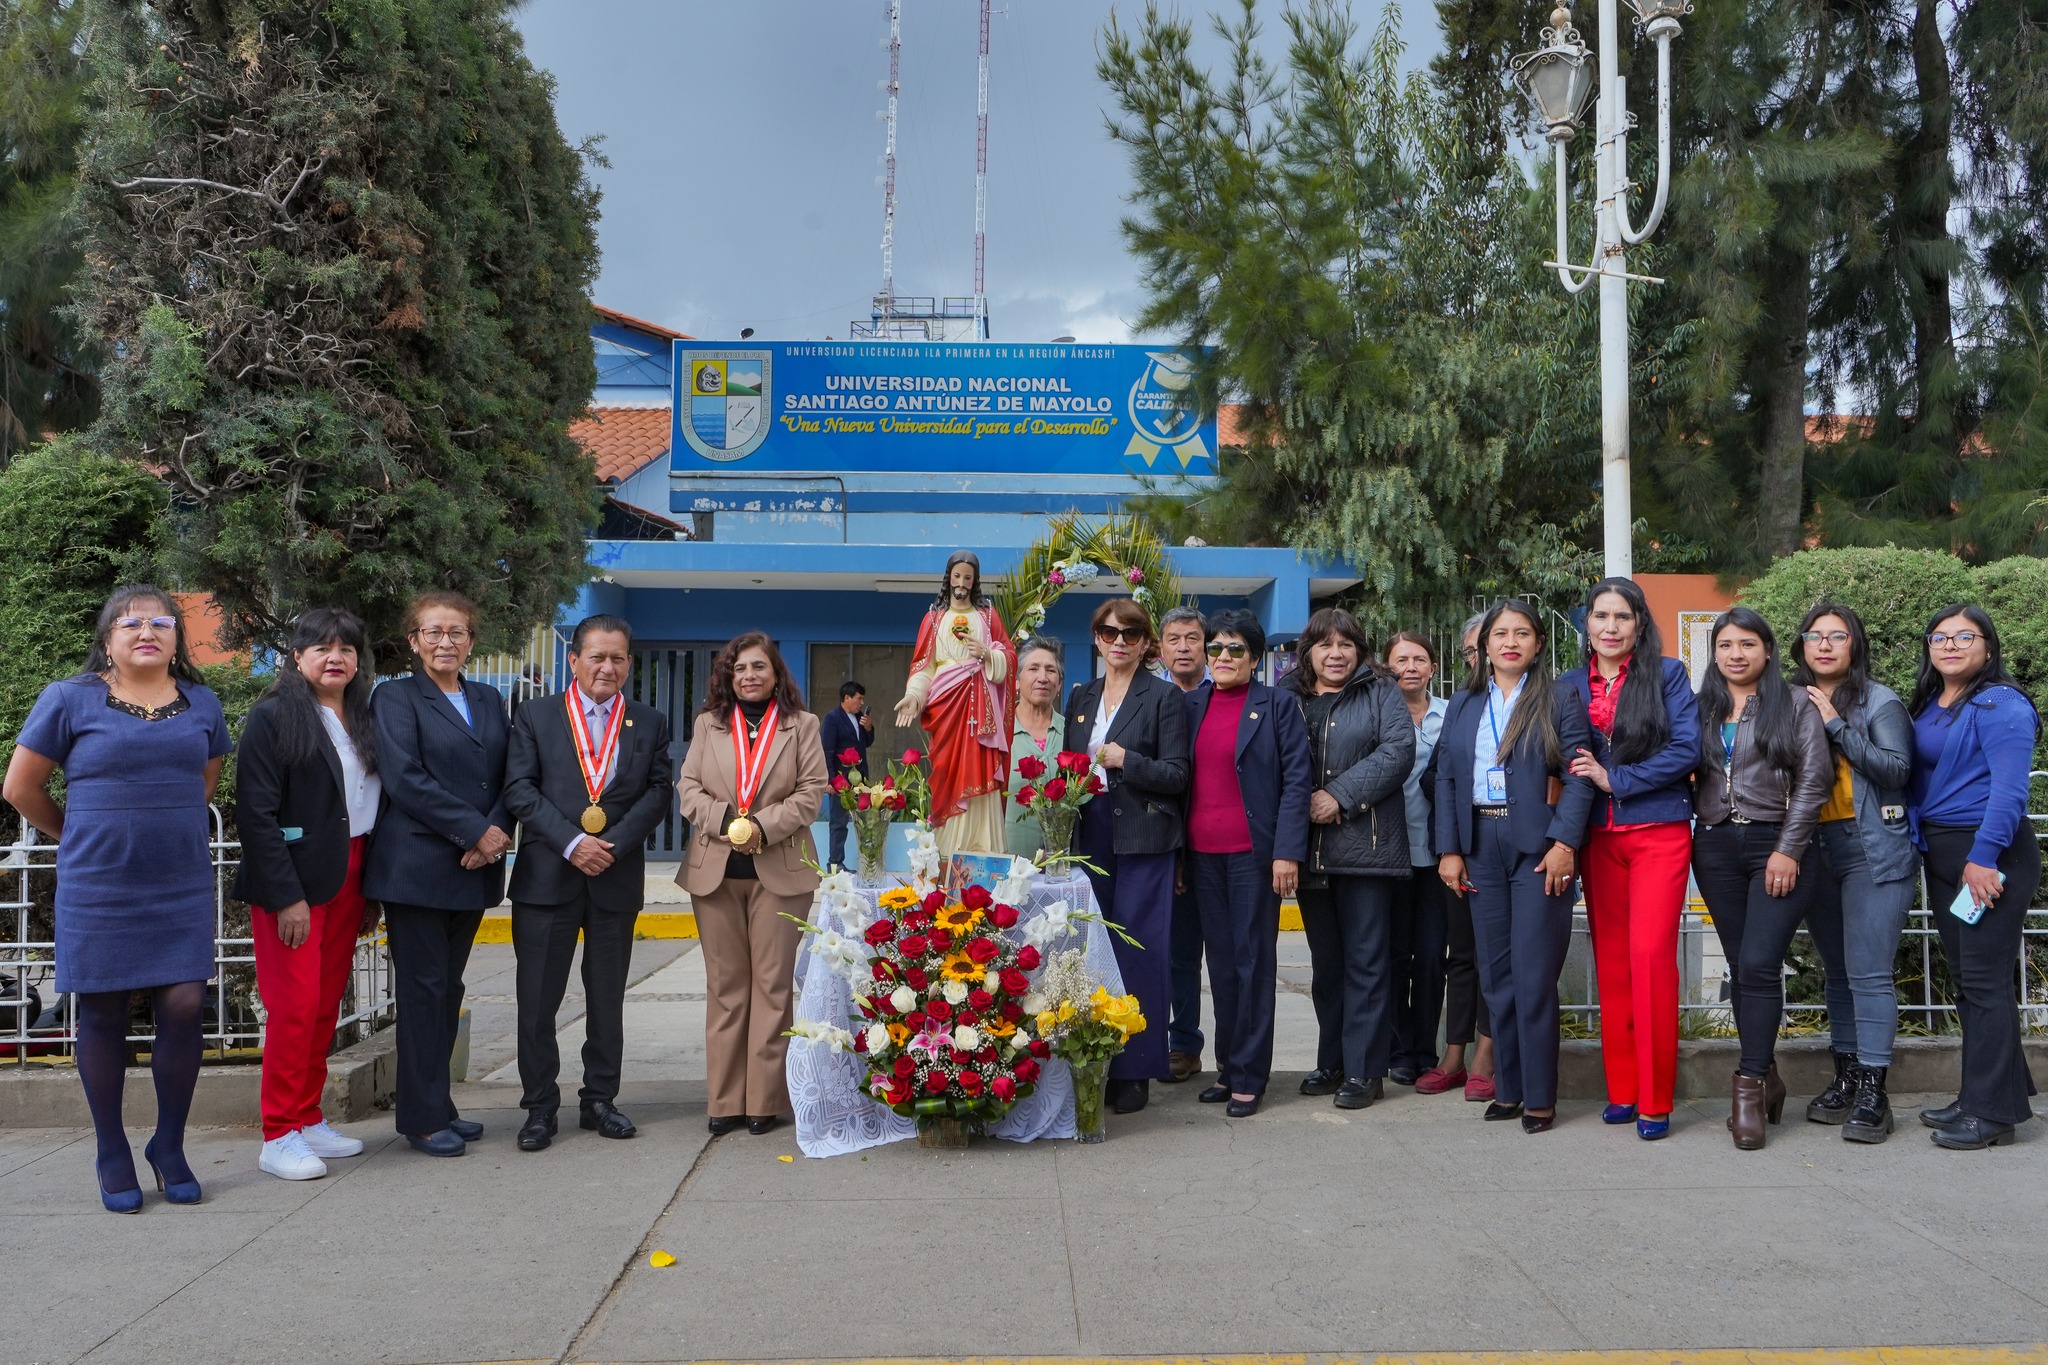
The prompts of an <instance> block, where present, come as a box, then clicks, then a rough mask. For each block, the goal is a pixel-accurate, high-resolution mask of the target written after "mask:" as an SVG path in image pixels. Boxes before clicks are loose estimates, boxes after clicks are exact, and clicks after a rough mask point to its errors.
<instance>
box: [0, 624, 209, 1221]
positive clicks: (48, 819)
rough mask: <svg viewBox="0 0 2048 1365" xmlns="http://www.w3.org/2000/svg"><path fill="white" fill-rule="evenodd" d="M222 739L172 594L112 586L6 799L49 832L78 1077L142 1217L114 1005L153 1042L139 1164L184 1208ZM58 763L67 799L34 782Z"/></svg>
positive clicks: (55, 687) (108, 1197) (116, 1173)
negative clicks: (81, 667) (143, 1015)
mask: <svg viewBox="0 0 2048 1365" xmlns="http://www.w3.org/2000/svg"><path fill="white" fill-rule="evenodd" d="M233 747H234V746H233V745H232V744H230V743H229V741H228V727H227V720H226V718H225V717H224V716H223V715H222V714H221V709H220V702H219V701H218V700H217V699H216V698H215V697H214V695H213V693H212V692H211V691H209V690H208V689H207V688H206V687H205V686H204V685H202V684H201V683H200V681H199V671H198V669H196V668H194V667H193V666H192V655H191V653H190V651H189V649H188V648H187V645H186V640H185V623H184V618H183V616H182V615H181V614H180V613H179V611H178V608H177V605H176V604H175V603H173V602H172V601H171V598H170V595H169V594H168V593H166V592H164V591H162V590H161V589H158V588H153V587H150V586H148V585H147V584H134V585H131V586H128V587H123V588H117V589H115V590H114V594H113V596H111V597H109V598H108V599H107V602H106V605H105V606H103V607H101V608H100V615H99V624H98V626H97V628H96V629H95V630H94V632H93V644H92V651H91V653H90V654H89V655H88V656H87V657H86V662H85V671H84V672H83V673H80V674H78V675H77V676H76V677H72V678H66V679H64V680H63V681H62V682H55V683H51V684H50V685H49V686H48V687H46V688H44V689H43V692H42V695H41V696H40V697H38V698H37V699H36V704H35V707H34V709H33V710H31V711H30V712H29V717H28V720H27V722H26V723H24V724H23V725H22V727H21V733H20V735H19V736H18V737H17V738H16V741H15V748H14V755H13V757H12V758H10V759H9V760H8V763H7V778H6V782H5V784H4V788H0V792H4V795H5V796H6V798H7V801H8V804H10V805H12V806H13V807H14V808H15V809H16V810H17V811H20V812H21V816H22V818H23V819H24V820H26V821H28V823H30V824H31V825H34V826H35V827H36V828H37V829H39V830H41V831H42V832H43V833H44V834H47V835H48V836H49V837H50V838H52V839H55V840H57V841H58V847H57V904H56V920H57V954H56V956H57V989H58V990H59V991H61V992H64V993H65V994H71V995H75V996H76V998H77V1006H78V1048H77V1056H78V1078H79V1080H81V1081H83V1082H84V1083H85V1099H86V1104H87V1105H88V1106H89V1107H90V1108H91V1110H92V1126H93V1132H94V1134H95V1136H96V1138H97V1140H98V1151H97V1155H96V1156H95V1158H94V1162H93V1168H94V1172H95V1174H96V1175H97V1178H98V1184H99V1192H100V1203H101V1204H102V1205H103V1206H104V1207H105V1208H106V1209H107V1211H108V1212H109V1213H139V1212H141V1210H142V1190H141V1182H140V1181H139V1180H138V1179H137V1177H136V1174H135V1156H134V1153H133V1152H132V1151H130V1149H129V1146H128V1134H127V1133H126V1132H125V1131H123V1129H122V1127H121V1090H122V1085H123V1082H124V1081H125V1080H126V1078H127V1075H128V1007H129V1001H130V999H131V997H132V996H133V995H134V994H135V992H137V991H147V992H149V996H150V1012H151V1014H152V1015H153V1016H154V1018H155V1021H156V1035H155V1037H154V1038H153V1039H151V1041H150V1044H149V1069H150V1074H151V1076H152V1078H153V1079H154V1080H155V1082H156V1133H155V1135H154V1136H152V1137H151V1138H150V1140H149V1145H148V1146H146V1147H144V1148H143V1157H144V1159H145V1160H147V1161H148V1162H149V1166H150V1170H151V1171H152V1172H153V1173H154V1174H155V1175H156V1187H157V1188H158V1189H159V1190H162V1191H163V1192H164V1198H165V1199H166V1200H167V1201H169V1202H170V1203H173V1204H196V1203H198V1202H199V1199H200V1189H199V1180H198V1178H197V1177H196V1176H194V1175H193V1173H192V1167H191V1166H190V1165H189V1164H188V1163H187V1162H186V1160H185V1118H186V1115H187V1114H189V1113H190V1112H191V1109H192V1092H193V1089H194V1087H195V1086H196V1085H197V1084H198V1081H199V1058H200V1054H201V1052H202V1051H203V1048H204V1037H203V1034H202V1032H201V1027H200V1010H201V1008H202V1007H203V1006H204V1004H205V1001H206V987H207V983H208V982H210V981H212V980H213V978H214V971H215V968H214V932H215V923H214V910H215V902H214V896H215V880H214V870H213V822H212V818H211V815H210V813H209V811H208V809H207V807H208V803H209V802H211V800H212V799H213V791H214V787H215V785H216V784H217V783H218V782H219V781H220V768H221V760H222V759H223V758H225V757H226V756H227V753H228V751H229V750H230V749H231V748H233ZM60 768H61V769H63V771H64V802H63V804H62V805H59V804H58V803H57V801H56V800H54V799H53V798H52V797H51V795H50V792H49V784H50V778H51V776H52V775H53V774H55V773H56V771H57V770H58V769H60Z"/></svg>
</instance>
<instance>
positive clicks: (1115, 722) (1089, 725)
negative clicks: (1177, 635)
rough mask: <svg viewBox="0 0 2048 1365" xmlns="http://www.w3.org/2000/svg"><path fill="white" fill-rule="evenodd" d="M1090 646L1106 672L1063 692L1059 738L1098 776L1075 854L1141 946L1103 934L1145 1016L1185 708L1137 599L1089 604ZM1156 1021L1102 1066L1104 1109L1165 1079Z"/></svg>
mask: <svg viewBox="0 0 2048 1365" xmlns="http://www.w3.org/2000/svg"><path fill="white" fill-rule="evenodd" d="M1094 630H1095V648H1096V649H1097V650H1098V651H1099V652H1100V653H1101V655H1102V662H1103V666H1104V668H1105V669H1106V673H1105V675H1104V676H1103V677H1100V678H1097V679H1095V680H1094V681H1092V682H1087V683H1083V684H1082V685H1081V686H1079V687H1077V688H1075V689H1074V694H1073V696H1071V697H1069V698H1068V699H1067V716H1066V727H1067V728H1066V735H1067V739H1066V743H1067V747H1068V748H1069V749H1071V750H1074V751H1076V752H1081V753H1086V754H1088V755H1089V756H1090V757H1092V758H1093V759H1094V760H1095V769H1094V774H1093V775H1094V776H1099V777H1100V778H1101V779H1102V781H1103V782H1104V783H1105V784H1106V786H1105V789H1104V791H1103V792H1102V794H1101V795H1099V796H1097V797H1096V798H1095V799H1094V800H1092V801H1090V802H1088V804H1087V805H1085V806H1083V807H1081V821H1080V830H1079V837H1078V839H1077V840H1076V842H1077V843H1078V844H1079V846H1080V852H1081V853H1082V855H1083V856H1085V857H1086V858H1087V859H1088V860H1089V861H1090V862H1092V863H1093V864H1095V866H1097V867H1099V868H1101V869H1102V871H1101V872H1100V873H1095V872H1090V873H1089V874H1088V880H1089V881H1090V882H1091V883H1093V885H1094V887H1095V899H1096V900H1097V901H1099V902H1100V903H1101V909H1102V913H1103V915H1104V916H1105V917H1106V918H1108V919H1111V920H1114V921H1115V922H1116V923H1118V924H1120V925H1122V926H1123V927H1124V928H1125V929H1126V930H1127V931H1128V932H1129V933H1130V935H1131V937H1133V938H1135V939H1136V940H1137V941H1138V942H1139V943H1140V944H1141V945H1143V946H1142V947H1137V948H1133V947H1131V946H1130V945H1129V944H1128V943H1125V942H1124V941H1123V940H1122V939H1121V938H1114V939H1112V942H1111V946H1112V947H1114V948H1115V949H1116V962H1117V968H1118V970H1120V971H1121V972H1122V973H1123V978H1124V989H1125V990H1127V991H1130V992H1132V993H1133V994H1135V995H1136V996H1137V997H1138V1005H1139V1007H1140V1009H1141V1010H1143V1012H1144V1013H1145V1015H1146V1017H1147V1018H1151V1019H1164V1018H1166V1016H1167V1013H1168V1010H1169V1009H1170V1007H1171V1002H1172V997H1173V970H1172V964H1171V958H1170V954H1169V951H1168V946H1167V936H1168V933H1169V932H1170V925H1171V922H1172V918H1173V874H1174V863H1175V860H1176V856H1177V855H1178V853H1179V851H1180V848H1181V845H1182V843H1183V842H1184V836H1185V820H1184V817H1183V815H1182V812H1181V793H1182V792H1184V791H1186V790H1187V785H1188V712H1187V702H1186V701H1185V700H1184V699H1183V698H1182V697H1181V691H1180V689H1179V688H1178V687H1175V686H1174V685H1173V684H1172V683H1170V682H1168V681H1166V679H1164V678H1161V677H1158V676H1156V675H1154V674H1153V673H1152V672H1151V671H1149V670H1148V669H1147V668H1146V667H1145V665H1146V664H1148V663H1150V662H1151V661H1152V659H1153V658H1154V657H1155V656H1156V655H1157V654H1158V652H1159V637H1158V635H1157V634H1155V633H1154V631H1153V629H1152V616H1151V614H1150V613H1149V612H1147V611H1146V610H1145V608H1144V605H1143V604H1142V603H1140V602H1138V601H1136V600H1134V599H1132V598H1129V597H1112V598H1110V599H1109V600H1108V601H1107V602H1104V603H1103V604H1102V605H1101V606H1099V607H1097V608H1096V609H1095V620H1094ZM1172 1075H1173V1072H1172V1071H1171V1070H1170V1069H1169V1068H1168V1066H1167V1061H1166V1030H1165V1029H1163V1028H1148V1029H1146V1030H1145V1031H1144V1032H1143V1033H1140V1034H1137V1035H1136V1036H1134V1037H1133V1038H1132V1039H1131V1041H1130V1042H1129V1043H1128V1044H1127V1045H1126V1046H1125V1047H1124V1050H1123V1051H1122V1052H1120V1053H1118V1054H1117V1056H1116V1059H1115V1060H1114V1061H1112V1062H1111V1063H1110V1064H1109V1082H1110V1084H1109V1094H1110V1104H1111V1106H1112V1107H1113V1108H1114V1109H1115V1110H1116V1111H1117V1112H1118V1113H1120V1114H1128V1113H1132V1112H1134V1111H1136V1110H1139V1109H1142V1108H1144V1107H1145V1100H1146V1098H1147V1094H1148V1085H1149V1083H1150V1082H1151V1081H1154V1080H1161V1081H1163V1080H1167V1079H1169V1078H1171V1076H1172Z"/></svg>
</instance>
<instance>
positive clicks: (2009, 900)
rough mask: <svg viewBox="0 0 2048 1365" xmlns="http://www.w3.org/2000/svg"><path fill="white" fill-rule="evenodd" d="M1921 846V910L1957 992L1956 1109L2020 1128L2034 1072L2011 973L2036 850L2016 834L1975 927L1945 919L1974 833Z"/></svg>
mask: <svg viewBox="0 0 2048 1365" xmlns="http://www.w3.org/2000/svg"><path fill="white" fill-rule="evenodd" d="M1921 833H1922V834H1923V835H1924V836H1925V837H1926V839H1927V908H1928V911H1929V913H1931V914H1932V915H1933V916H1934V923H1935V927H1936V928H1937V930H1938V931H1939V932H1940V934H1941V949H1942V952H1943V953H1944V954H1946V955H1947V957H1948V971H1949V976H1950V978H1951V979H1952V980H1953V981H1954V982H1955V988H1956V1015H1957V1018H1958V1019H1959V1020H1960V1021H1961V1022H1962V1026H1963V1087H1962V1091H1961V1093H1960V1094H1958V1095H1957V1096H1956V1103H1957V1104H1958V1105H1959V1106H1960V1107H1961V1108H1962V1111H1963V1112H1964V1113H1965V1114H1970V1115H1974V1116H1975V1117H1977V1118H1980V1119H1990V1120H1991V1121H1992V1122H1994V1123H2024V1122H2026V1121H2027V1120H2028V1119H2030V1118H2032V1117H2033V1115H2034V1110H2033V1106H2032V1105H2030V1104H2028V1103H2027V1096H2029V1095H2031V1094H2033V1093H2034V1077H2033V1073H2032V1072H2030V1071H2028V1070H2027V1055H2026V1053H2025V1051H2023V1050H2022V1045H2021V1041H2020V1012H2019V995H2018V987H2017V985H2016V977H2015V970H2016V967H2017V964H2018V962H2019V958H2020V942H2021V931H2022V930H2023V929H2024V928H2025V927H2026V919H2027V907H2028V906H2029V905H2031V904H2032V903H2033V900H2034V892H2035V891H2036V890H2038V889H2039V888H2040V885H2041V844H2040V841H2039V840H2037V839H2036V838H2035V837H2034V831H2033V826H2032V825H2031V824H2030V823H2029V822H2028V821H2025V820H2022V821H2021V822H2020V828H2019V833H2018V835H2017V836H2015V837H2014V839H2013V841H2012V843H2010V844H2008V845H2007V846H2006V850H2005V854H2004V856H2003V857H2001V858H1999V860H1998V870H1999V871H2000V872H2003V873H2004V874H2005V890H2004V891H2003V892H2001V893H2000V895H1999V897H1998V899H1997V900H1995V901H1993V902H1991V904H1990V905H1988V906H1986V907H1985V910H1984V915H1983V917H1982V918H1981V919H1979V920H1978V921H1977V922H1976V923H1975V924H1965V923H1963V922H1962V921H1961V920H1959V919H1957V918H1956V917H1955V916H1954V915H1951V914H1950V913H1949V912H1948V907H1949V905H1950V904H1951V903H1952V902H1953V901H1954V900H1955V898H1956V888H1957V887H1959V886H1961V885H1962V881H1963V864H1965V863H1967V862H1968V861H1969V859H1970V845H1971V844H1973V843H1974V842H1976V838H1977V831H1976V830H1975V829H1946V828H1943V827H1941V826H1939V825H1928V826H1924V827H1923V828H1922V830H1921Z"/></svg>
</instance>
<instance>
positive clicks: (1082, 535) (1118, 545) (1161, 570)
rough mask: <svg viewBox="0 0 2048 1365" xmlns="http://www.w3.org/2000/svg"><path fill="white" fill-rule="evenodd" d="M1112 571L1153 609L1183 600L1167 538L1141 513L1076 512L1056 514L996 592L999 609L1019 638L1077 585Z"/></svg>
mask: <svg viewBox="0 0 2048 1365" xmlns="http://www.w3.org/2000/svg"><path fill="white" fill-rule="evenodd" d="M1105 575H1110V576H1113V577H1114V578H1116V579H1117V580H1119V581H1120V582H1121V583H1122V584H1124V585H1126V586H1127V587H1128V589H1129V591H1130V594H1131V596H1132V597H1133V598H1135V599H1136V600H1137V601H1138V602H1139V603H1141V604H1142V605H1143V606H1144V607H1145V609H1146V610H1147V611H1148V612H1150V613H1151V614H1152V619H1153V621H1154V623H1155V627H1156V623H1157V621H1158V619H1159V615H1160V613H1161V612H1163V611H1165V610H1166V609H1167V608H1168V607H1171V606H1172V605H1173V604H1174V603H1175V602H1177V601H1179V600H1180V583H1179V580H1178V579H1177V578H1176V576H1175V574H1174V572H1173V566H1172V565H1171V564H1170V563H1169V562H1168V561H1167V557H1166V544H1165V542H1164V541H1163V540H1161V539H1160V537H1159V535H1158V533H1157V532H1156V531H1154V530H1153V529H1152V528H1151V527H1150V526H1148V525H1147V524H1146V523H1145V522H1143V521H1141V520H1140V519H1139V518H1137V517H1111V518H1108V519H1106V520H1104V521H1100V522H1090V521H1087V520H1085V519H1083V518H1082V517H1080V516H1077V515H1075V514H1073V513H1066V514H1064V515H1061V516H1057V517H1054V518H1052V520H1051V522H1050V523H1049V524H1048V526H1047V528H1046V533H1045V538H1044V539H1042V540H1040V541H1038V542H1037V543H1036V544H1034V545H1033V546H1031V547H1030V548H1029V549H1028V550H1026V551H1025V552H1024V555H1023V557H1022V558H1021V559H1019V560H1018V561H1017V567H1016V568H1015V569H1013V570H1011V571H1010V573H1009V574H1008V575H1006V576H1005V577H1004V579H1003V582H1002V584H1001V586H1000V588H999V589H998V590H997V592H996V610H997V611H998V612H999V613H1000V614H1001V616H1002V618H1003V620H1005V621H1007V622H1009V623H1010V625H1011V628H1012V629H1013V630H1015V631H1016V635H1017V638H1018V639H1019V640H1022V639H1024V638H1025V637H1026V636H1029V635H1034V634H1036V633H1038V631H1040V630H1042V629H1043V628H1044V626H1045V618H1046V612H1047V611H1048V610H1049V609H1050V608H1051V607H1052V604H1053V603H1055V602H1057V601H1058V600H1059V599H1060V597H1061V596H1062V595H1063V594H1065V593H1066V592H1067V591H1068V590H1069V589H1071V588H1086V587H1089V586H1090V585H1093V584H1095V583H1097V582H1098V581H1099V580H1100V579H1101V578H1102V577H1103V576H1105Z"/></svg>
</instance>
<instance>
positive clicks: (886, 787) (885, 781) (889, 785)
mask: <svg viewBox="0 0 2048 1365" xmlns="http://www.w3.org/2000/svg"><path fill="white" fill-rule="evenodd" d="M882 790H883V791H895V790H896V779H895V778H893V777H891V776H889V774H887V773H883V774H882Z"/></svg>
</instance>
